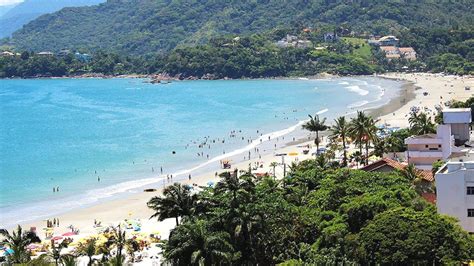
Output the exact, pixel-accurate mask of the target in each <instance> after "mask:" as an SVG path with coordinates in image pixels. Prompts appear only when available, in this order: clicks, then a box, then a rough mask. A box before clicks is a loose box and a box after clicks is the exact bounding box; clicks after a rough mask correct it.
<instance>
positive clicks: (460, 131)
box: [450, 124, 469, 142]
mask: <svg viewBox="0 0 474 266" xmlns="http://www.w3.org/2000/svg"><path fill="white" fill-rule="evenodd" d="M450 125H451V133H452V134H453V135H454V139H455V140H459V141H462V142H465V141H468V140H469V125H468V124H450Z"/></svg>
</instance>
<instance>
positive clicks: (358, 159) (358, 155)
mask: <svg viewBox="0 0 474 266" xmlns="http://www.w3.org/2000/svg"><path fill="white" fill-rule="evenodd" d="M350 161H351V162H356V163H357V167H359V164H360V163H361V162H363V161H364V156H363V155H362V153H361V152H360V151H356V152H354V153H353V154H351V156H350Z"/></svg>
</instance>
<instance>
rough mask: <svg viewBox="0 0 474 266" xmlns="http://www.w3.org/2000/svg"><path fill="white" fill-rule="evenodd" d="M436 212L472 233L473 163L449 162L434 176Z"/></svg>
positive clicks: (473, 224)
mask: <svg viewBox="0 0 474 266" xmlns="http://www.w3.org/2000/svg"><path fill="white" fill-rule="evenodd" d="M435 181H436V196H437V198H436V206H437V207H438V212H440V213H442V214H447V215H450V216H453V217H456V218H457V219H459V222H460V225H461V226H462V227H463V228H464V230H466V231H468V232H471V233H474V162H464V163H462V162H449V163H447V164H446V165H445V166H443V167H442V168H441V169H440V170H439V171H438V172H437V173H436V175H435Z"/></svg>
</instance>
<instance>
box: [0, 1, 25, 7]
mask: <svg viewBox="0 0 474 266" xmlns="http://www.w3.org/2000/svg"><path fill="white" fill-rule="evenodd" d="M20 2H23V0H0V6H6V5H11V4H15V3H20Z"/></svg>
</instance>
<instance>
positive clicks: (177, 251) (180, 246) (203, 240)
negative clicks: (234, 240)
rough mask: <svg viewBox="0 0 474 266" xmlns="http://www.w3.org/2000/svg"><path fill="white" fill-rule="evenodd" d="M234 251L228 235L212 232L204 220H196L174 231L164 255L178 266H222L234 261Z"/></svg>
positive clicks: (165, 247)
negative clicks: (193, 265)
mask: <svg viewBox="0 0 474 266" xmlns="http://www.w3.org/2000/svg"><path fill="white" fill-rule="evenodd" d="M232 251H233V247H232V245H231V244H230V243H229V234H228V233H226V232H222V231H219V232H212V231H211V230H210V228H209V226H208V224H207V223H206V222H205V221H204V220H196V221H194V222H187V223H184V224H182V225H181V226H179V227H176V229H174V230H173V231H172V233H171V234H170V238H169V241H168V242H167V243H166V245H165V246H164V252H163V255H164V257H165V258H166V260H168V261H170V262H172V263H173V264H176V265H190V264H195V265H221V264H228V263H229V262H230V261H231V260H232Z"/></svg>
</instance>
